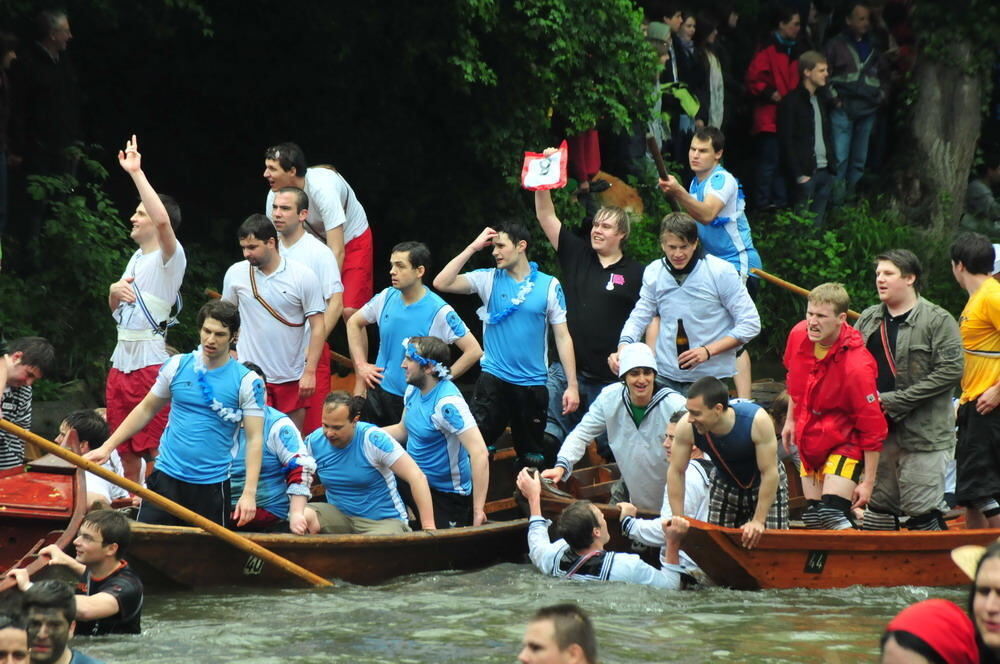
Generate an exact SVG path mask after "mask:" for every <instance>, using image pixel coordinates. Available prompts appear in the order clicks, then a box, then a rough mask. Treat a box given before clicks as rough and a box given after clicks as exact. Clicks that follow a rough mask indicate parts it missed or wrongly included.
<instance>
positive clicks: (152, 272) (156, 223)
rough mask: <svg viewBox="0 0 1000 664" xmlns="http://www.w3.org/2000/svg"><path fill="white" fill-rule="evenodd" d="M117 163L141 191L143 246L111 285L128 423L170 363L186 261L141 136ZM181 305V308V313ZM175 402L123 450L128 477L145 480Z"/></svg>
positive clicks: (108, 396) (175, 216)
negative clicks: (145, 163) (149, 171)
mask: <svg viewBox="0 0 1000 664" xmlns="http://www.w3.org/2000/svg"><path fill="white" fill-rule="evenodd" d="M118 163H119V164H120V165H121V167H122V170H124V171H125V172H126V173H128V174H129V176H130V177H131V178H132V182H133V183H134V184H135V188H136V190H137V191H138V192H139V199H140V202H139V205H138V206H137V207H136V208H135V213H133V214H132V218H131V219H130V220H129V221H130V222H131V225H132V232H131V233H130V235H131V238H132V240H133V241H134V242H135V243H136V244H137V245H139V248H138V249H137V250H136V252H135V253H134V254H132V257H131V258H130V259H129V261H128V264H127V265H126V266H125V270H124V271H123V272H122V276H121V279H119V280H118V281H116V282H115V283H113V284H111V286H110V287H109V288H108V307H109V308H110V309H111V315H112V316H113V317H114V319H115V324H116V325H117V329H118V342H117V344H116V345H115V350H114V352H113V353H112V354H111V369H110V370H109V371H108V380H107V385H106V387H105V402H106V403H107V406H108V427H109V428H110V430H111V431H112V432H114V430H115V429H117V428H118V427H119V426H121V423H122V422H123V421H124V420H125V418H126V417H127V416H128V414H129V413H131V412H132V409H133V408H135V407H136V406H137V405H139V402H140V401H142V400H143V398H144V397H145V396H146V393H147V392H149V388H151V387H152V386H153V383H154V382H155V381H156V376H157V374H158V373H159V371H160V367H161V366H163V363H164V362H166V361H167V358H168V357H169V355H168V354H167V348H166V343H167V342H166V339H167V327H168V326H169V325H171V324H172V321H173V319H172V318H171V315H170V313H171V309H172V308H173V306H174V304H175V303H177V304H179V303H180V299H179V298H180V296H179V292H180V288H181V282H182V281H183V280H184V270H185V269H186V267H187V255H186V254H185V253H184V247H182V246H181V243H180V242H178V241H177V235H176V232H177V229H178V228H179V227H180V225H181V208H180V206H179V205H178V204H177V201H175V200H174V199H173V198H172V197H170V196H167V195H165V194H157V193H156V191H155V190H154V189H153V186H152V185H151V184H150V183H149V180H147V179H146V174H145V173H144V172H143V170H142V156H141V155H140V154H139V143H138V141H137V140H136V137H135V135H133V136H132V139H131V140H130V141H128V142H127V143H126V145H125V150H124V151H120V152H119V153H118ZM177 313H180V310H179V309H178V312H177ZM169 414H170V409H169V408H164V409H163V410H161V411H160V412H158V413H157V414H156V415H155V416H154V417H153V419H152V420H151V421H150V422H149V424H147V425H146V426H145V427H143V428H142V429H141V430H140V431H138V432H137V433H136V434H135V435H134V436H132V437H131V438H129V439H128V440H126V441H125V442H123V443H122V444H121V445H120V446H119V449H118V454H119V455H120V456H121V460H122V466H124V468H125V477H127V478H128V479H130V480H132V481H133V482H137V483H139V484H142V481H143V479H144V478H140V477H139V474H140V468H141V466H142V461H143V460H144V459H145V461H146V463H147V464H152V462H153V461H154V460H155V459H156V455H157V454H158V450H159V446H160V437H161V436H162V435H163V428H164V427H165V426H166V425H167V417H168V416H169Z"/></svg>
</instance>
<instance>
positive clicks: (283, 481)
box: [229, 406, 316, 519]
mask: <svg viewBox="0 0 1000 664" xmlns="http://www.w3.org/2000/svg"><path fill="white" fill-rule="evenodd" d="M246 466H247V434H246V431H245V430H244V429H243V427H240V430H239V433H238V434H237V447H236V450H235V454H234V455H233V470H232V476H231V477H230V478H229V485H230V488H231V490H232V501H233V507H235V506H236V501H237V500H239V497H240V494H242V493H243V485H244V483H245V481H246V475H247V467H246ZM315 472H316V462H315V461H313V459H312V457H310V456H309V454H308V452H306V448H305V445H303V444H302V436H301V435H300V434H299V430H298V429H297V428H295V424H294V423H293V422H292V420H291V419H289V417H288V416H287V415H285V414H284V413H282V412H281V411H280V410H277V409H276V408H272V407H271V406H267V407H266V410H265V411H264V453H263V455H262V457H261V463H260V477H259V479H258V480H257V507H259V508H263V509H265V510H267V511H268V512H270V513H271V514H273V515H274V516H276V517H278V518H279V519H287V518H288V496H290V495H298V496H306V497H307V498H308V497H309V496H310V495H311V491H310V489H311V487H312V478H313V474H314V473H315Z"/></svg>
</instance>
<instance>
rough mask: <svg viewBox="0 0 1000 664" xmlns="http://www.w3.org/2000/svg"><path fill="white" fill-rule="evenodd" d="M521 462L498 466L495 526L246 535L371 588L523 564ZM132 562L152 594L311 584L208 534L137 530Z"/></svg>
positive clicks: (503, 454) (494, 472)
mask: <svg viewBox="0 0 1000 664" xmlns="http://www.w3.org/2000/svg"><path fill="white" fill-rule="evenodd" d="M513 456H514V454H513V450H500V451H499V452H498V453H497V454H496V456H495V457H494V459H493V463H492V465H491V468H490V471H491V482H490V493H489V495H488V496H487V498H488V502H487V504H486V513H487V517H488V518H489V519H490V522H489V523H487V524H485V525H482V526H478V527H466V528H452V529H448V530H438V531H434V532H426V531H417V532H413V533H407V534H405V535H394V536H380V537H375V536H364V535H306V536H302V535H291V534H279V533H242V534H244V535H246V537H248V538H249V539H251V540H252V541H254V542H256V543H258V544H260V545H261V546H263V547H265V548H267V549H270V550H271V551H273V552H274V553H276V554H278V555H280V556H282V557H284V558H287V559H288V560H291V561H292V562H294V563H297V564H299V565H301V566H302V567H304V568H306V569H308V570H309V571H311V572H313V573H315V574H318V575H319V576H322V577H325V578H336V579H341V580H344V581H348V582H350V583H357V584H363V585H372V584H377V583H381V582H384V581H386V580H389V579H391V578H393V577H397V576H401V575H405V574H414V573H418V572H433V571H443V570H466V569H479V568H482V567H487V566H489V565H493V564H496V563H501V562H522V561H523V560H524V558H525V554H526V553H527V551H528V540H527V527H528V520H527V519H525V518H520V517H521V514H520V510H519V509H518V507H517V504H516V503H515V501H514V499H513V498H512V497H511V496H512V494H513V480H512V464H513ZM126 558H127V559H128V561H129V564H130V565H131V566H132V567H133V568H134V569H135V570H136V572H137V573H138V574H139V576H140V577H141V578H142V580H143V584H144V585H145V586H146V587H147V588H176V587H178V586H179V587H185V588H204V587H212V586H247V587H268V586H289V585H300V586H301V585H305V584H304V582H302V581H301V580H300V579H298V578H295V577H291V576H290V575H289V574H288V573H287V572H285V571H284V570H282V569H279V568H278V567H276V566H273V565H269V564H267V563H265V562H264V561H262V560H261V559H260V558H257V557H256V556H252V555H250V554H247V553H246V552H243V551H240V550H238V549H235V548H234V547H232V546H230V545H229V544H227V543H225V542H223V541H222V540H219V539H217V538H215V537H213V536H211V535H209V534H208V533H206V532H205V531H203V530H201V529H200V528H189V527H181V526H154V525H149V524H143V523H133V524H132V543H131V545H130V546H129V551H128V553H127V555H126Z"/></svg>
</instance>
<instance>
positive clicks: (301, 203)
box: [276, 187, 309, 212]
mask: <svg viewBox="0 0 1000 664" xmlns="http://www.w3.org/2000/svg"><path fill="white" fill-rule="evenodd" d="M278 193H279V194H295V212H302V211H303V210H308V209H309V195H308V194H307V193H306V192H304V191H302V190H301V189H299V188H298V187H282V188H281V189H279V190H278ZM276 195H277V194H276Z"/></svg>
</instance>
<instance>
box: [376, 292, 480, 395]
mask: <svg viewBox="0 0 1000 664" xmlns="http://www.w3.org/2000/svg"><path fill="white" fill-rule="evenodd" d="M424 288H425V292H424V296H423V297H422V298H420V299H419V300H417V301H416V302H414V303H413V304H406V302H404V301H403V293H402V291H400V290H398V289H396V288H386V289H385V290H384V291H382V292H381V293H379V294H378V295H376V296H375V297H373V298H372V299H371V300H369V301H368V302H367V304H365V306H363V307H361V315H362V317H363V318H364V319H365V320H366V321H368V322H369V323H377V324H378V335H379V347H378V358H377V359H376V360H375V366H379V367H382V368H384V369H385V372H384V373H383V374H382V389H383V390H385V391H386V392H388V393H389V394H395V395H396V396H400V397H401V396H403V393H404V392H405V391H406V372H404V371H403V369H402V367H401V366H400V365H401V364H402V362H403V350H404V349H403V339H406V338H407V337H426V336H433V337H437V338H439V339H441V340H442V341H444V342H445V343H447V344H453V343H455V341H457V340H458V339H461V338H462V337H464V336H465V335H466V334H467V333H468V331H469V330H468V328H466V327H465V323H463V322H462V319H461V318H459V317H458V314H457V313H455V310H454V309H452V308H451V305H450V304H448V303H447V302H445V301H444V300H442V299H441V296H440V295H438V294H437V293H435V292H434V291H432V290H431V289H430V288H427V287H426V286H425V287H424Z"/></svg>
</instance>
